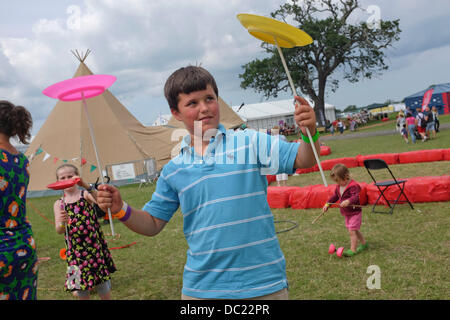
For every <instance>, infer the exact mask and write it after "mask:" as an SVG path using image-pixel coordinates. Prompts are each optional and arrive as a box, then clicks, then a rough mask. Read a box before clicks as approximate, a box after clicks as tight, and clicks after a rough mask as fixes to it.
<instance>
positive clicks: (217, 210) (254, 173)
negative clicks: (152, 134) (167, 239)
mask: <svg viewBox="0 0 450 320" xmlns="http://www.w3.org/2000/svg"><path fill="white" fill-rule="evenodd" d="M190 142H191V141H190V136H186V137H184V139H183V141H182V144H181V151H180V153H179V155H178V156H177V157H175V158H173V159H172V160H171V161H170V162H169V163H167V164H166V165H165V166H164V168H163V170H162V173H161V176H160V178H159V179H158V182H157V186H156V190H155V192H154V193H153V196H152V199H151V200H150V201H149V202H148V203H147V204H146V205H145V206H144V208H143V209H144V210H145V211H147V212H149V213H150V214H151V215H153V216H155V217H157V218H159V219H162V220H165V221H169V220H170V219H171V217H172V215H173V214H174V213H175V211H176V210H177V209H178V207H181V212H182V214H183V225H184V226H183V230H184V235H185V238H186V240H187V242H188V245H189V249H188V251H187V261H186V265H185V267H184V274H183V290H182V292H183V294H185V295H188V296H192V297H198V298H218V299H244V298H251V297H258V296H263V295H266V294H270V293H273V292H276V291H279V290H281V289H283V288H285V287H287V279H286V270H285V265H286V264H285V259H284V255H283V253H282V251H281V248H280V245H279V242H278V239H277V236H276V232H275V227H274V219H273V215H272V213H271V211H270V208H269V205H268V203H267V179H266V177H265V174H276V173H280V172H286V173H289V174H291V173H293V171H294V161H295V158H296V155H297V151H298V147H299V144H297V143H287V142H283V141H280V139H277V138H275V137H272V136H268V135H266V134H265V133H260V132H256V131H253V130H245V131H236V132H234V131H233V130H228V131H226V130H225V128H224V127H223V126H222V125H219V127H218V131H217V134H216V135H215V136H214V137H212V138H211V140H210V144H209V146H208V148H207V150H206V153H205V155H204V156H201V155H198V154H196V153H195V152H194V148H193V147H191V143H190Z"/></svg>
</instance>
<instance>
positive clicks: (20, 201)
mask: <svg viewBox="0 0 450 320" xmlns="http://www.w3.org/2000/svg"><path fill="white" fill-rule="evenodd" d="M32 123H33V121H32V119H31V115H30V113H29V112H28V111H27V110H26V109H25V108H24V107H22V106H15V105H13V104H12V103H10V102H8V101H0V300H35V299H36V291H37V290H36V288H37V256H36V245H35V242H34V238H33V232H32V230H31V225H30V223H29V221H28V219H27V217H26V206H25V203H26V195H27V187H28V181H29V172H28V164H29V163H28V159H27V157H26V156H25V155H24V154H22V153H20V152H19V151H17V149H16V148H15V147H14V146H13V145H12V144H11V143H10V138H11V137H14V136H17V137H18V138H19V140H20V141H21V142H22V143H25V144H26V143H28V142H27V140H28V139H29V138H30V137H31V135H30V130H31V127H32Z"/></svg>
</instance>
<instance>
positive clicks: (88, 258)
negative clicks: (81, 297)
mask: <svg viewBox="0 0 450 320" xmlns="http://www.w3.org/2000/svg"><path fill="white" fill-rule="evenodd" d="M63 203H64V202H63ZM64 206H65V211H66V212H67V213H68V215H69V223H68V239H67V235H66V244H67V251H66V257H67V258H66V261H67V264H68V273H67V281H66V283H65V290H66V291H74V290H90V289H92V288H93V287H95V286H97V285H99V284H101V283H103V282H105V281H108V280H109V279H110V278H111V276H110V274H111V273H113V272H114V271H116V267H115V265H114V262H113V260H112V257H111V253H110V252H109V249H108V245H107V244H106V241H105V239H104V236H103V232H102V230H101V228H100V224H99V222H98V219H97V216H96V215H95V213H94V209H93V207H92V205H91V204H90V203H89V202H88V201H87V200H86V199H85V198H84V197H83V193H82V194H81V197H80V199H78V201H77V202H75V203H65V204H64Z"/></svg>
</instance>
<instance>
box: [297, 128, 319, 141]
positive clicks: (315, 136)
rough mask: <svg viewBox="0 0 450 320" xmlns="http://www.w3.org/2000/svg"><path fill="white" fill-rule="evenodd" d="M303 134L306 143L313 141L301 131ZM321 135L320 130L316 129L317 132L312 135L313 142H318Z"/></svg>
mask: <svg viewBox="0 0 450 320" xmlns="http://www.w3.org/2000/svg"><path fill="white" fill-rule="evenodd" d="M301 135H302V140H303V141H305V142H306V143H311V141H310V140H309V138H308V137H307V136H304V135H303V133H301ZM319 136H320V133H319V130H317V129H316V133H315V134H314V135H313V136H312V139H313V142H316V141H317V140H318V139H319Z"/></svg>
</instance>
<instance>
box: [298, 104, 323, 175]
mask: <svg viewBox="0 0 450 320" xmlns="http://www.w3.org/2000/svg"><path fill="white" fill-rule="evenodd" d="M295 100H297V103H296V105H295V112H294V120H295V123H296V124H297V125H298V126H299V127H300V130H301V131H302V134H303V135H304V136H305V137H308V134H307V132H306V128H308V129H309V131H310V133H311V136H313V135H314V134H315V133H316V114H315V113H314V109H313V108H312V107H311V106H310V105H309V103H308V101H306V100H305V99H304V98H302V97H299V96H295ZM312 143H314V146H315V149H316V151H317V155H319V154H320V152H319V151H320V142H319V140H317V141H316V142H313V141H310V143H307V142H304V141H302V142H301V143H300V146H299V148H298V152H297V157H296V158H295V163H294V168H311V167H312V166H314V165H315V164H316V158H315V157H314V151H313V150H312V146H311V144H312Z"/></svg>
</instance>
